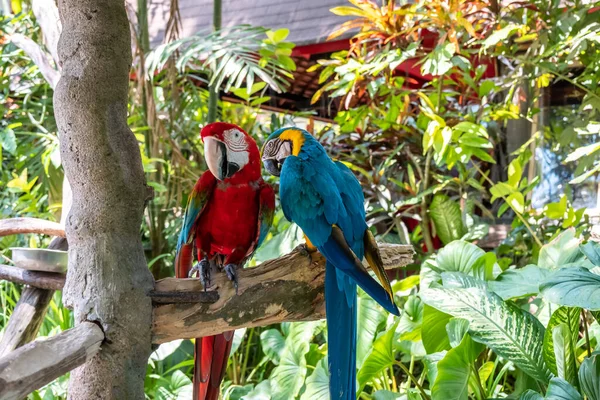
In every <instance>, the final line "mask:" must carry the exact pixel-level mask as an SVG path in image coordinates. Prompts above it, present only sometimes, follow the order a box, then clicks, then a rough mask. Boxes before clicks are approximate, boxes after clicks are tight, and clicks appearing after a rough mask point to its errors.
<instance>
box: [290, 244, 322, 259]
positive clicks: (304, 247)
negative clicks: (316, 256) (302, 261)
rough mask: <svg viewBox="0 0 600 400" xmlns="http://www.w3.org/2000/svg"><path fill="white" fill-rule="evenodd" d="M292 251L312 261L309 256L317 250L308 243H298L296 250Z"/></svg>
mask: <svg viewBox="0 0 600 400" xmlns="http://www.w3.org/2000/svg"><path fill="white" fill-rule="evenodd" d="M294 251H297V252H298V253H300V254H301V255H302V256H303V257H308V258H309V259H310V260H311V261H312V255H311V254H312V253H315V252H316V251H317V248H316V247H313V246H311V245H309V244H308V243H300V244H299V245H298V246H296V248H294Z"/></svg>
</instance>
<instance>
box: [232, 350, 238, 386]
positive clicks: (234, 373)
mask: <svg viewBox="0 0 600 400" xmlns="http://www.w3.org/2000/svg"><path fill="white" fill-rule="evenodd" d="M236 360H237V358H236V356H235V354H234V355H233V357H231V370H232V371H231V375H233V379H232V381H233V383H234V384H235V385H239V384H240V381H239V380H238V374H237V362H236Z"/></svg>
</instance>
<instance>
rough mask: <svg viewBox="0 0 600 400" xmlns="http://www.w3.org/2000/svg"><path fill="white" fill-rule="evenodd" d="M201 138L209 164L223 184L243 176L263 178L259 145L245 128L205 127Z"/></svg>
mask: <svg viewBox="0 0 600 400" xmlns="http://www.w3.org/2000/svg"><path fill="white" fill-rule="evenodd" d="M200 135H201V136H202V141H203V142H204V158H205V159H206V164H207V165H208V169H210V172H211V173H212V174H213V175H214V176H215V178H217V179H218V180H220V181H223V180H226V179H231V178H235V177H237V176H241V175H244V176H245V178H246V179H255V178H258V177H259V176H260V161H259V152H258V146H257V145H256V142H255V141H254V139H252V137H251V136H250V135H248V134H247V133H246V132H245V131H244V130H243V129H242V128H240V127H239V126H237V125H234V124H228V123H225V122H214V123H212V124H208V125H206V126H205V127H204V128H202V130H201V131H200ZM254 175H256V176H254Z"/></svg>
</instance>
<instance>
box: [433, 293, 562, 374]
mask: <svg viewBox="0 0 600 400" xmlns="http://www.w3.org/2000/svg"><path fill="white" fill-rule="evenodd" d="M421 298H422V299H423V301H424V302H425V303H426V304H428V305H430V306H432V307H435V308H437V309H438V310H440V311H442V312H444V313H447V314H450V315H452V316H454V317H456V318H464V319H466V320H468V321H469V324H470V325H469V333H470V335H471V337H472V338H473V340H475V341H477V342H479V343H483V344H485V345H486V346H488V347H489V348H491V349H492V350H493V351H494V352H496V353H497V354H498V355H499V356H501V357H504V358H506V359H508V360H510V361H512V362H513V363H514V364H515V365H516V366H518V367H519V368H521V369H522V370H523V371H524V372H525V373H527V374H528V375H530V376H531V377H533V378H535V379H537V380H539V381H542V382H547V381H548V379H549V377H550V371H549V370H548V368H547V367H546V364H545V363H544V360H543V355H542V353H543V340H544V327H543V325H542V324H541V323H540V322H539V321H538V320H537V319H536V318H535V317H534V316H533V315H531V314H530V313H528V312H526V311H524V310H522V309H520V308H519V307H517V306H516V305H514V304H510V303H505V302H504V301H503V300H502V298H500V297H499V296H498V295H496V294H494V293H491V292H486V291H485V290H482V289H478V288H469V289H445V288H429V289H426V290H424V291H423V292H422V293H421Z"/></svg>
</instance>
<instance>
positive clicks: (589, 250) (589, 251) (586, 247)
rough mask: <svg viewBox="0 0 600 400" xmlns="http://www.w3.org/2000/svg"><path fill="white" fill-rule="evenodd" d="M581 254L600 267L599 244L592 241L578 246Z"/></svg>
mask: <svg viewBox="0 0 600 400" xmlns="http://www.w3.org/2000/svg"><path fill="white" fill-rule="evenodd" d="M579 248H580V249H581V252H582V253H583V254H585V256H586V257H587V258H588V259H589V260H590V261H591V262H592V264H594V265H595V266H597V267H598V266H600V243H598V242H594V241H593V240H590V241H588V242H587V243H586V244H582V245H581V246H579Z"/></svg>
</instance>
